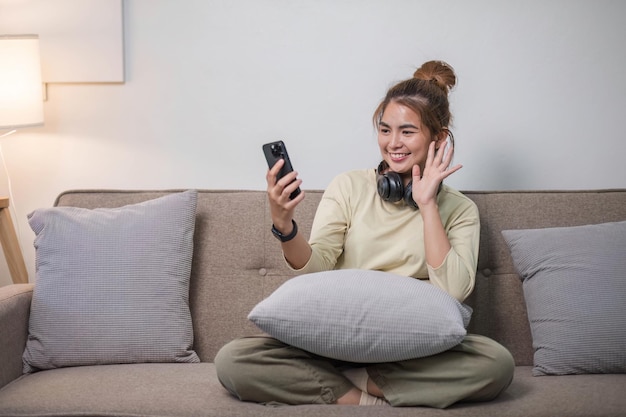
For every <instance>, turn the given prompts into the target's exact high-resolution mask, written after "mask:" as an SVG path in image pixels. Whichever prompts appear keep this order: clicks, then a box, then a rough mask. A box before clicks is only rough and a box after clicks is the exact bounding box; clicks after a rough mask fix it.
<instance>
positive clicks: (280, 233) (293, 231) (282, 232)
mask: <svg viewBox="0 0 626 417" xmlns="http://www.w3.org/2000/svg"><path fill="white" fill-rule="evenodd" d="M287 230H288V232H287ZM272 234H273V235H274V236H275V237H276V239H278V240H280V241H281V242H283V243H284V242H289V241H290V240H291V239H293V238H294V237H296V235H297V234H298V224H297V223H296V221H295V220H293V219H291V226H290V227H285V228H279V227H277V226H276V225H275V224H272Z"/></svg>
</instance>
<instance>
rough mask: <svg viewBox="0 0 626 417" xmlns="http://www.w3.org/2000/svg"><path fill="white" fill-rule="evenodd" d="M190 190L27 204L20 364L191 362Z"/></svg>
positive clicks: (193, 210)
mask: <svg viewBox="0 0 626 417" xmlns="http://www.w3.org/2000/svg"><path fill="white" fill-rule="evenodd" d="M196 200H197V192H196V191H195V190H190V191H185V192H181V193H173V194H170V195H166V196H164V197H161V198H157V199H154V200H150V201H146V202H143V203H139V204H134V205H128V206H125V207H121V208H112V209H109V208H107V209H104V208H103V209H94V210H88V209H84V208H77V207H55V208H46V209H40V210H35V211H34V212H33V213H31V214H30V215H29V216H28V221H29V224H30V226H31V228H32V229H33V231H34V232H35V235H36V237H35V243H34V245H35V248H36V272H37V273H36V282H35V289H34V293H33V301H32V305H31V313H30V323H29V334H28V340H27V343H26V349H25V351H24V355H23V362H24V372H34V371H36V370H41V369H51V368H59V367H66V366H79V365H97V364H112V363H135V362H199V358H198V356H197V355H196V353H195V351H193V350H192V343H193V328H192V323H191V314H190V311H189V277H190V273H191V258H192V251H193V234H194V227H195V213H196Z"/></svg>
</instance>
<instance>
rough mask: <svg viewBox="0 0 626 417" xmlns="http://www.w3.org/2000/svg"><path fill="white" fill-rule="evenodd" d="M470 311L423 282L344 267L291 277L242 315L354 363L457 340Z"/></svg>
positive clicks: (407, 355) (410, 354)
mask: <svg viewBox="0 0 626 417" xmlns="http://www.w3.org/2000/svg"><path fill="white" fill-rule="evenodd" d="M470 317H471V308H469V307H467V306H465V305H463V304H461V303H459V302H458V301H457V300H456V299H454V298H453V297H452V296H450V295H449V294H448V293H446V292H445V291H443V290H441V289H439V288H437V287H435V286H433V285H431V284H428V283H426V282H422V281H419V280H417V279H415V278H408V277H403V276H399V275H394V274H390V273H385V272H380V271H364V270H350V269H345V270H337V271H326V272H317V273H311V274H305V275H300V276H298V277H295V278H292V279H291V280H289V281H287V282H286V283H284V284H283V285H282V286H281V287H280V288H278V289H277V290H276V291H275V292H274V293H273V294H272V295H270V296H269V297H268V298H266V299H265V300H263V301H261V302H260V303H259V304H257V305H256V306H255V308H254V309H253V310H252V311H251V312H250V315H249V316H248V318H249V319H250V320H252V321H253V322H254V323H255V324H256V325H257V326H259V328H261V329H262V330H264V331H265V332H267V333H268V334H270V335H272V336H274V337H275V338H277V339H278V340H281V341H283V342H285V343H287V344H290V345H292V346H296V347H299V348H301V349H304V350H307V351H309V352H313V353H316V354H318V355H322V356H326V357H330V358H335V359H340V360H345V361H350V362H362V363H369V362H391V361H400V360H405V359H412V358H420V357H424V356H430V355H434V354H436V353H440V352H443V351H445V350H448V349H450V348H451V347H453V346H456V345H458V344H459V343H460V342H461V341H462V340H463V338H464V337H465V335H466V330H465V328H466V327H467V325H468V323H469V320H470Z"/></svg>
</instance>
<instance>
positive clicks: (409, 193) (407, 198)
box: [404, 181, 419, 209]
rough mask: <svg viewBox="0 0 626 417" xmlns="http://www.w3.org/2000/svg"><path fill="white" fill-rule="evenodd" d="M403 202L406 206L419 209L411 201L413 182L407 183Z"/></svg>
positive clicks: (413, 201)
mask: <svg viewBox="0 0 626 417" xmlns="http://www.w3.org/2000/svg"><path fill="white" fill-rule="evenodd" d="M404 202H405V203H406V205H407V206H409V207H413V208H414V209H419V207H418V206H417V203H416V202H415V200H413V181H411V182H409V183H408V184H407V186H406V189H405V190H404Z"/></svg>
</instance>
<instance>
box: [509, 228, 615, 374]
mask: <svg viewBox="0 0 626 417" xmlns="http://www.w3.org/2000/svg"><path fill="white" fill-rule="evenodd" d="M502 234H503V235H504V237H505V239H506V242H507V244H508V245H509V247H510V248H511V254H512V256H513V261H514V263H515V266H516V269H517V270H518V271H519V274H520V277H521V279H522V281H523V288H524V296H525V299H526V305H527V307H528V318H529V320H530V326H531V329H532V337H533V345H534V347H535V355H534V362H535V366H534V369H533V373H534V374H535V375H564V374H580V373H620V372H622V373H624V372H626V315H625V314H624V306H625V305H626V304H625V300H626V222H616V223H605V224H598V225H585V226H577V227H560V228H546V229H531V230H505V231H503V232H502Z"/></svg>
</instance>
